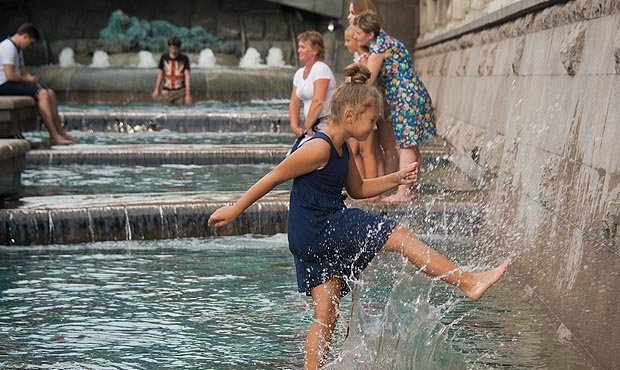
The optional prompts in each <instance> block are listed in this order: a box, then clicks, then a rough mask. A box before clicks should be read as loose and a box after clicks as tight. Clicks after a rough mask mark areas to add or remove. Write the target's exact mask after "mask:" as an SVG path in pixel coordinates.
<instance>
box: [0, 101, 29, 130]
mask: <svg viewBox="0 0 620 370" xmlns="http://www.w3.org/2000/svg"><path fill="white" fill-rule="evenodd" d="M38 114H39V113H38V110H37V105H36V102H35V100H34V99H33V98H31V97H29V96H0V137H5V138H11V137H15V135H18V134H20V133H22V132H24V131H32V130H36V129H37V116H38Z"/></svg>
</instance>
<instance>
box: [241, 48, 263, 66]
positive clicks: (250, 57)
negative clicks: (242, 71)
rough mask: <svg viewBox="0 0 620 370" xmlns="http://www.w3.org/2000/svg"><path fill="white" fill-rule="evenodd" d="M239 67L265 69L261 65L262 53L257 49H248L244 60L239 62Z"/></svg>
mask: <svg viewBox="0 0 620 370" xmlns="http://www.w3.org/2000/svg"><path fill="white" fill-rule="evenodd" d="M239 67H241V68H260V67H265V65H264V64H261V58H260V53H259V52H258V50H256V49H255V48H252V47H250V48H248V50H246V51H245V54H244V55H243V58H241V60H240V61H239Z"/></svg>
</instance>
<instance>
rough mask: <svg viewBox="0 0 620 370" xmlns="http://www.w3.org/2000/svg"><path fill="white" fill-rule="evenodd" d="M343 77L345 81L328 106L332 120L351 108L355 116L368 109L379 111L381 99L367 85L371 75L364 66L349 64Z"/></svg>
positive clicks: (374, 89)
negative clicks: (377, 109)
mask: <svg viewBox="0 0 620 370" xmlns="http://www.w3.org/2000/svg"><path fill="white" fill-rule="evenodd" d="M344 75H345V77H346V78H347V81H346V82H344V83H342V84H341V85H340V86H338V87H337V88H336V91H334V95H333V96H332V99H331V102H330V104H329V111H330V114H331V116H332V118H333V119H338V118H339V117H340V116H341V115H342V113H343V111H344V110H345V109H346V108H347V107H350V108H353V111H354V112H355V115H356V116H358V115H359V114H361V113H362V112H364V111H365V110H366V109H368V108H370V107H378V108H379V110H380V109H381V104H382V103H383V99H382V98H381V94H380V93H379V91H378V90H377V88H375V87H374V86H372V85H369V84H368V80H369V79H370V76H371V74H370V70H369V69H368V68H367V67H366V66H364V65H362V64H358V63H353V64H349V65H348V66H346V67H345V69H344Z"/></svg>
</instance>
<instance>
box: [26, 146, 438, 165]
mask: <svg viewBox="0 0 620 370" xmlns="http://www.w3.org/2000/svg"><path fill="white" fill-rule="evenodd" d="M289 148H290V146H289V145H253V146H247V145H238V146H235V145H131V146H129V145H73V146H68V147H53V148H52V149H38V150H32V151H30V152H29V153H28V154H27V157H26V160H27V163H28V165H49V166H58V165H65V164H101V165H103V164H106V165H121V164H122V165H136V166H157V165H162V164H188V165H189V164H193V165H213V164H260V163H271V164H276V163H279V162H280V161H282V159H284V157H285V155H286V152H287V151H288V149H289ZM421 149H422V150H421V151H422V157H423V160H424V163H425V164H428V163H440V162H444V161H447V160H449V155H448V153H449V149H448V148H447V147H446V148H444V147H439V146H437V147H428V148H427V147H424V146H423V147H422V148H421Z"/></svg>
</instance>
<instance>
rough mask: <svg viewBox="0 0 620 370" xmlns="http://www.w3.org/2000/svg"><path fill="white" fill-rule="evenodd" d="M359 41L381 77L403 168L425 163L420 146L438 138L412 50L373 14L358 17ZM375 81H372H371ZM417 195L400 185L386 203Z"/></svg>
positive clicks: (433, 112)
mask: <svg viewBox="0 0 620 370" xmlns="http://www.w3.org/2000/svg"><path fill="white" fill-rule="evenodd" d="M354 22H355V26H356V30H355V39H356V40H357V42H358V44H359V45H363V46H368V48H369V50H370V57H369V58H368V65H367V66H368V68H369V69H370V71H371V72H372V79H373V80H374V78H376V77H377V76H381V77H382V79H383V94H384V97H385V100H386V101H387V103H388V104H389V105H390V108H391V116H390V120H391V122H392V126H393V129H394V135H395V136H396V141H397V142H398V145H399V148H400V151H399V157H400V164H399V166H400V168H405V167H407V166H408V165H409V164H410V163H413V162H419V163H421V161H422V156H421V154H420V149H419V148H418V144H421V143H423V142H424V141H426V140H428V139H430V138H431V137H433V136H435V111H434V109H433V104H432V102H431V97H430V95H429V94H428V91H427V90H426V87H425V86H424V84H423V83H422V81H421V80H420V77H418V75H417V74H416V73H415V71H414V70H413V61H412V59H411V56H410V55H409V51H407V49H406V48H405V46H404V45H403V44H402V43H401V42H400V41H398V40H396V39H394V38H392V37H390V35H388V34H386V33H385V32H383V31H381V19H380V18H379V16H378V15H377V14H376V13H375V12H372V11H365V12H362V13H360V14H358V15H357V16H356V17H355V21H354ZM371 82H372V81H371ZM415 195H416V189H415V186H412V187H408V186H400V187H399V188H398V191H397V192H396V194H393V195H391V196H389V197H387V198H385V200H386V201H392V202H407V201H410V200H411V199H412V198H413V197H414V196H415Z"/></svg>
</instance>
